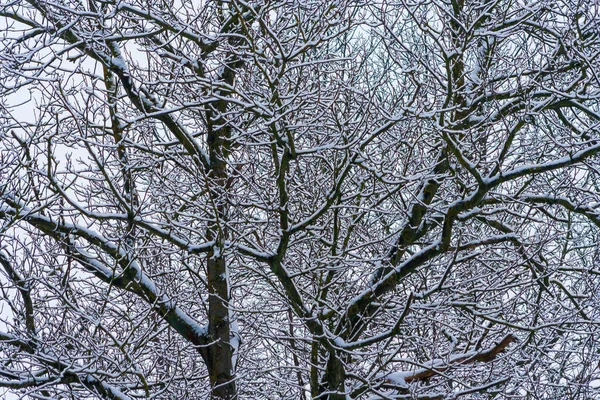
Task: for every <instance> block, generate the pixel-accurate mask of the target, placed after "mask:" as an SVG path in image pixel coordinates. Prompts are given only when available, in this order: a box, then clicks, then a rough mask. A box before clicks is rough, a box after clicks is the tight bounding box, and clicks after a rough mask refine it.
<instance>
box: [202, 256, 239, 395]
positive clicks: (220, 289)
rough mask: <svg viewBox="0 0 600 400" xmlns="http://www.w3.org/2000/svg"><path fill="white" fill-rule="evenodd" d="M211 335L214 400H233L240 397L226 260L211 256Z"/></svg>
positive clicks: (221, 257)
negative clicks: (237, 384)
mask: <svg viewBox="0 0 600 400" xmlns="http://www.w3.org/2000/svg"><path fill="white" fill-rule="evenodd" d="M207 269H208V287H209V298H208V314H209V322H208V333H209V336H210V339H211V340H213V341H214V342H213V343H212V344H211V345H210V346H209V349H208V358H209V362H208V373H209V379H210V383H211V386H212V396H213V397H214V398H216V399H224V400H230V399H234V398H235V395H236V387H235V381H234V379H233V378H234V371H233V362H232V356H233V348H232V346H231V344H230V337H231V336H230V321H229V309H228V301H229V288H228V282H227V271H226V265H225V257H223V255H222V254H221V255H219V254H214V252H211V254H209V258H208V265H207Z"/></svg>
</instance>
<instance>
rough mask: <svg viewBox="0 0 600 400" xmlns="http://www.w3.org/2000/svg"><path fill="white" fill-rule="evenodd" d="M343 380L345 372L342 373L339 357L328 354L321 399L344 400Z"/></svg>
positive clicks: (342, 368) (342, 366)
mask: <svg viewBox="0 0 600 400" xmlns="http://www.w3.org/2000/svg"><path fill="white" fill-rule="evenodd" d="M345 378H346V371H344V364H343V363H342V361H341V360H340V359H339V356H338V355H337V354H335V352H333V351H331V352H330V353H329V360H328V361H327V368H326V370H325V376H324V377H323V382H324V384H325V385H324V387H323V388H322V390H321V393H322V394H323V396H322V397H321V398H323V399H327V400H346V395H345V391H346V386H345V384H344V381H345ZM325 393H327V394H325Z"/></svg>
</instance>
